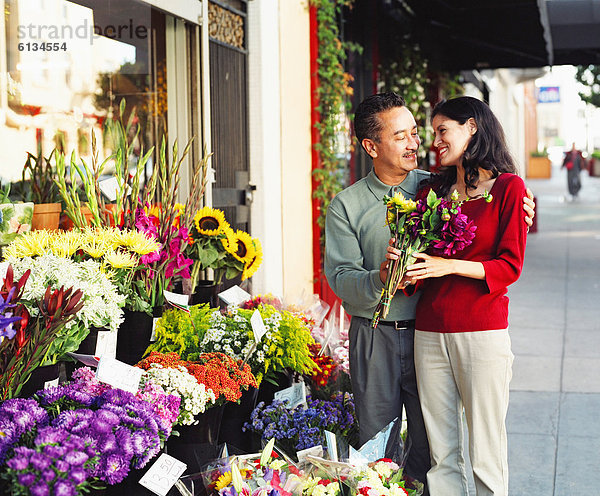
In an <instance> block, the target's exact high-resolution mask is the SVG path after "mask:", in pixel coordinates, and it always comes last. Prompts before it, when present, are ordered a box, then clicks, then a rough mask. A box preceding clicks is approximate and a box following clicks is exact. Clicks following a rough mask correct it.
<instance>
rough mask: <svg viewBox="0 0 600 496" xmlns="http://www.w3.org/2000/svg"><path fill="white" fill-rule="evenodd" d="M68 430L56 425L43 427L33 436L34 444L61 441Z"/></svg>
mask: <svg viewBox="0 0 600 496" xmlns="http://www.w3.org/2000/svg"><path fill="white" fill-rule="evenodd" d="M68 435H69V434H68V432H67V431H66V430H64V429H59V428H57V427H51V426H48V427H43V428H41V429H40V430H38V434H37V436H36V438H35V444H36V445H39V446H43V445H46V444H58V443H62V442H63V441H64V440H65V439H67V437H68Z"/></svg>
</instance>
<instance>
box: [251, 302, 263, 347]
mask: <svg viewBox="0 0 600 496" xmlns="http://www.w3.org/2000/svg"><path fill="white" fill-rule="evenodd" d="M250 325H251V326H252V332H254V339H255V341H256V342H257V343H260V340H261V338H262V337H263V336H264V335H265V333H266V332H267V328H266V327H265V323H264V321H263V319H262V316H261V314H260V312H259V311H258V310H254V313H253V314H252V317H250Z"/></svg>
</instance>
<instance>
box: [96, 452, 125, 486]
mask: <svg viewBox="0 0 600 496" xmlns="http://www.w3.org/2000/svg"><path fill="white" fill-rule="evenodd" d="M128 472H129V460H128V459H126V458H125V457H123V456H121V455H117V454H111V455H109V456H107V457H106V458H105V459H104V460H103V463H102V469H101V475H100V476H99V477H100V479H102V480H104V481H105V482H107V483H108V484H111V485H112V484H118V483H119V482H121V481H122V480H123V479H124V478H125V477H126V476H127V473H128Z"/></svg>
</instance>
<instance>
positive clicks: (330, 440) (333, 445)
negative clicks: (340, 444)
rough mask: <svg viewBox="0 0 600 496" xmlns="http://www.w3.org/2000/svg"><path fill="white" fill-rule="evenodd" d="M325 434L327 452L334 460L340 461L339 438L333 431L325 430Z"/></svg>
mask: <svg viewBox="0 0 600 496" xmlns="http://www.w3.org/2000/svg"><path fill="white" fill-rule="evenodd" d="M323 432H324V434H325V444H326V445H327V454H328V455H329V459H330V460H331V461H333V462H337V461H338V452H337V439H336V437H335V434H334V433H333V432H329V431H323Z"/></svg>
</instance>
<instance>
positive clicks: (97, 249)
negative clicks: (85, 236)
mask: <svg viewBox="0 0 600 496" xmlns="http://www.w3.org/2000/svg"><path fill="white" fill-rule="evenodd" d="M81 249H82V250H83V251H84V252H85V253H87V254H88V255H89V256H90V257H92V258H102V256H103V255H104V254H105V253H106V252H107V251H108V250H110V249H112V247H111V246H108V245H106V244H105V243H102V242H95V241H92V242H88V243H86V244H85V245H83V246H82V247H81Z"/></svg>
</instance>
